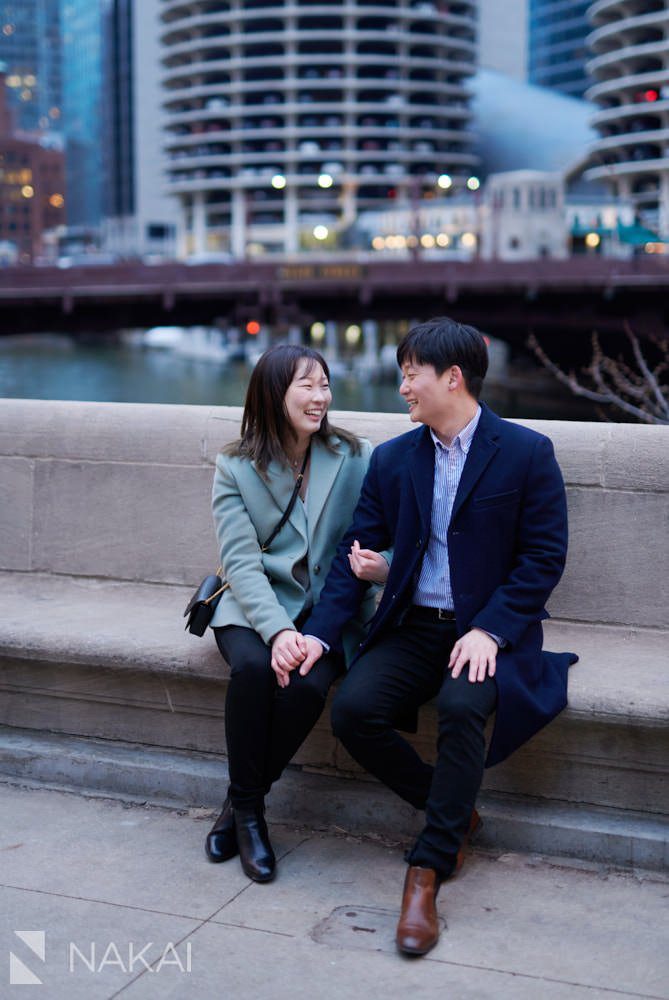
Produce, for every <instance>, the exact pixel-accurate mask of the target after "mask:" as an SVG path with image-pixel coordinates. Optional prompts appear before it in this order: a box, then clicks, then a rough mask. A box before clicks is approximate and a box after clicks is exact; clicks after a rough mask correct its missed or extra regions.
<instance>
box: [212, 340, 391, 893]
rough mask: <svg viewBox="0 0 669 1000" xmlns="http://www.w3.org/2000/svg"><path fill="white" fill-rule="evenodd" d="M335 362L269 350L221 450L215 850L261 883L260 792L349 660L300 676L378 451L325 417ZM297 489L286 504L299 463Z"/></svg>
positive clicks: (364, 567)
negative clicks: (220, 754)
mask: <svg viewBox="0 0 669 1000" xmlns="http://www.w3.org/2000/svg"><path fill="white" fill-rule="evenodd" d="M331 400H332V394H331V392H330V386H329V373H328V367H327V364H326V363H325V361H324V359H323V358H322V357H321V355H320V354H318V352H316V351H314V350H312V349H311V348H308V347H297V346H291V345H281V346H278V347H272V348H270V349H269V350H268V351H266V352H265V353H264V354H263V355H262V357H261V358H260V360H259V361H258V363H257V365H256V367H255V369H254V371H253V373H252V375H251V379H250V382H249V387H248V391H247V395H246V402H245V405H244V414H243V417H242V426H241V438H240V439H239V440H238V441H237V442H235V443H234V444H233V445H230V446H228V447H227V448H226V449H225V450H224V452H223V453H222V454H220V455H219V456H218V459H217V462H216V475H215V478H214V488H213V513H214V522H215V526H216V533H217V536H218V541H219V546H220V551H221V565H222V567H223V573H224V575H225V579H226V581H227V582H228V583H229V585H230V587H229V589H228V590H226V591H225V592H224V593H223V595H222V597H221V600H220V602H219V605H218V607H217V609H216V612H215V614H214V616H213V618H212V621H211V625H212V628H213V629H214V634H215V636H216V642H217V644H218V648H219V650H220V651H221V654H222V655H223V657H224V659H225V660H226V661H227V663H228V664H229V666H230V682H229V685H228V693H227V698H226V704H225V729H226V741H227V749H228V761H229V769H230V787H229V790H228V796H227V798H226V800H225V802H224V804H223V811H222V812H221V815H220V816H219V817H218V819H217V820H216V823H215V824H214V826H213V828H212V829H211V831H210V832H209V834H208V836H207V841H206V845H205V849H206V853H207V857H208V858H209V859H210V860H211V861H216V862H218V861H226V860H227V859H228V858H231V857H234V856H235V855H236V854H237V853H239V855H240V860H241V864H242V868H243V869H244V871H245V873H246V874H247V875H248V876H249V878H251V879H253V880H254V881H256V882H267V881H269V880H270V879H271V878H272V876H273V875H274V870H275V857H274V851H273V850H272V845H271V843H270V840H269V836H268V832H267V826H266V823H265V819H264V798H265V795H266V794H267V792H268V791H269V789H270V786H271V785H272V783H273V782H274V781H276V780H277V779H278V778H279V776H280V775H281V773H282V771H283V769H284V767H285V766H286V764H287V763H288V762H289V760H290V759H291V758H292V757H293V755H294V754H295V752H296V751H297V749H298V748H299V746H300V745H301V744H302V742H303V740H304V739H305V737H306V736H307V734H308V733H309V732H310V730H311V729H312V727H313V726H314V724H315V723H316V721H317V720H318V718H319V716H320V714H321V712H322V710H323V706H324V704H325V699H326V696H327V693H328V689H329V687H330V685H331V684H332V682H333V680H334V679H335V678H336V677H337V676H338V675H339V674H340V673H341V672H342V671H343V670H344V657H343V655H342V654H341V653H339V652H337V651H334V650H333V651H331V652H329V653H327V654H326V655H324V656H323V657H321V659H320V660H318V662H317V663H316V664H315V666H314V667H313V669H312V670H311V671H310V672H309V673H308V674H307V675H306V676H301V675H300V672H299V670H298V669H296V668H297V667H299V664H300V663H301V661H302V659H303V651H304V640H303V638H302V636H301V635H300V633H299V628H300V626H301V623H302V622H303V621H304V620H305V619H306V617H307V615H308V613H309V609H310V608H311V606H312V605H313V604H314V603H315V602H316V601H317V600H318V595H319V593H320V590H321V587H322V585H323V582H324V580H325V577H326V576H327V572H328V569H329V566H330V563H331V561H332V558H333V556H334V553H335V549H336V546H337V543H338V541H339V540H340V538H341V537H342V535H343V534H344V532H345V530H346V529H347V528H348V526H349V524H350V522H351V516H352V514H353V509H354V507H355V504H356V502H357V499H358V495H359V493H360V487H361V485H362V480H363V478H364V475H365V471H366V469H367V463H368V461H369V456H370V452H371V445H370V444H369V442H368V441H364V440H359V439H358V438H356V437H354V436H353V435H352V434H349V433H348V432H347V431H344V430H341V429H339V428H334V427H331V426H330V424H329V423H328V418H327V411H328V407H329V405H330V402H331ZM302 468H304V476H303V479H302V482H301V488H300V490H299V495H298V497H297V499H296V501H295V503H294V506H293V508H292V511H291V513H290V516H289V518H288V520H287V521H286V523H285V524H284V525H283V527H282V528H281V530H280V531H279V532H278V534H277V535H276V536H275V538H274V539H273V541H272V542H271V544H270V545H269V547H268V549H267V551H264V550H263V544H264V543H265V541H266V540H267V539H268V538H269V537H270V536H271V535H272V533H273V532H274V529H275V528H276V527H277V524H278V523H279V521H280V520H281V517H282V514H283V513H284V511H285V510H286V509H287V508H288V506H289V503H290V500H291V496H292V494H293V491H294V488H295V484H296V481H297V478H298V476H299V474H300V470H302ZM355 558H356V567H357V570H358V571H359V572H361V573H364V574H365V579H368V580H372V579H374V580H376V581H377V582H383V580H384V579H385V576H386V575H387V570H388V564H387V562H386V560H385V559H384V558H383V556H381V555H379V554H378V553H371V552H369V553H368V552H365V554H364V557H363V558H362V560H361V557H360V556H359V555H357V554H356V557H355ZM373 603H374V594H373V590H370V592H369V593H368V595H367V598H366V600H365V603H364V604H363V606H362V608H361V612H360V620H359V622H355V623H352V624H351V626H350V627H349V630H348V635H347V636H346V637H345V641H344V648H345V649H348V650H350V651H351V652H352V651H353V649H354V648H355V647H356V646H357V644H358V643H359V642H360V639H361V637H362V625H361V624H360V622H364V621H367V620H369V618H371V616H372V614H373Z"/></svg>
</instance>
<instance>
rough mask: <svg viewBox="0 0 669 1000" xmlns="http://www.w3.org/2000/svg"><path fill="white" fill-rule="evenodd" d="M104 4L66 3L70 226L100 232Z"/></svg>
mask: <svg viewBox="0 0 669 1000" xmlns="http://www.w3.org/2000/svg"><path fill="white" fill-rule="evenodd" d="M103 6H104V0H64V2H63V7H62V24H63V130H64V133H65V137H66V179H67V204H68V222H69V224H70V225H72V226H76V227H78V228H81V229H84V228H87V229H95V227H97V226H99V225H100V222H101V219H102V216H103V210H104V208H103V205H104V161H103V153H104V149H105V147H106V145H107V142H108V139H107V137H106V136H105V134H104V116H103V111H102V109H103V74H104V53H103Z"/></svg>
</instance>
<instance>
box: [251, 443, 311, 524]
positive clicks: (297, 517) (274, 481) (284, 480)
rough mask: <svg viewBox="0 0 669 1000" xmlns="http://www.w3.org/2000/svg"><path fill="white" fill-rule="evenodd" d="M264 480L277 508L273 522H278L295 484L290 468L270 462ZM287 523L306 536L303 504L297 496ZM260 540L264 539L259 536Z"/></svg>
mask: <svg viewBox="0 0 669 1000" xmlns="http://www.w3.org/2000/svg"><path fill="white" fill-rule="evenodd" d="M264 482H265V485H266V486H267V489H268V490H269V492H270V493H271V494H272V498H273V500H274V501H275V503H276V505H277V508H278V510H277V515H276V522H275V524H278V523H279V520H280V518H281V516H282V515H283V512H284V511H285V510H286V508H287V507H288V504H289V503H290V498H291V496H292V493H293V488H294V486H295V480H294V479H293V475H292V473H291V471H290V469H288V468H287V467H286V466H283V465H280V464H279V462H276V461H273V462H270V464H269V466H268V468H267V479H266V480H264ZM288 523H289V524H292V526H293V527H294V528H295V530H296V531H298V532H299V533H300V534H301V535H302V536H303V538H306V537H307V523H306V518H305V514H304V504H303V503H302V501H301V500H300V498H299V497H298V498H297V500H296V501H295V504H294V506H293V509H292V511H291V512H290V517H289V518H288ZM260 541H261V542H264V541H266V539H264V538H261V539H260Z"/></svg>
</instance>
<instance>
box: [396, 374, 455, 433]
mask: <svg viewBox="0 0 669 1000" xmlns="http://www.w3.org/2000/svg"><path fill="white" fill-rule="evenodd" d="M451 374H452V369H451V368H447V369H446V371H445V372H443V373H442V374H441V375H437V373H436V371H435V370H434V368H433V367H432V365H419V364H418V363H417V362H415V361H405V363H404V364H403V365H402V382H401V385H400V389H399V392H400V396H402V398H403V399H404V400H406V402H407V404H408V406H409V416H410V417H411V420H412V421H413V422H414V423H421V424H428V425H429V426H430V427H436V426H438V425H439V424H440V423H442V422H443V420H444V419H445V418H447V417H448V415H449V412H450V409H451V399H450V394H449V391H448V385H449V382H450V381H451Z"/></svg>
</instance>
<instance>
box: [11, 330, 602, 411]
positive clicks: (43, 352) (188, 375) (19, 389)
mask: <svg viewBox="0 0 669 1000" xmlns="http://www.w3.org/2000/svg"><path fill="white" fill-rule="evenodd" d="M250 370H251V369H250V366H249V365H248V364H246V363H244V362H242V361H229V360H227V361H216V360H212V359H201V358H190V357H184V356H181V355H179V354H178V353H176V352H175V351H173V350H169V349H164V348H163V349H160V348H148V347H146V346H139V345H137V344H135V345H133V344H129V343H124V342H106V343H102V344H100V343H87V342H82V341H81V340H76V339H74V338H69V337H62V336H51V335H25V336H21V337H5V338H0V397H6V398H12V397H14V398H25V399H66V400H74V399H78V400H91V401H97V402H123V403H182V404H193V405H202V406H218V405H230V406H240V405H242V404H243V402H244V395H245V392H246V386H247V383H248V378H249V374H250ZM332 393H333V407H334V408H335V409H338V410H370V411H380V412H387V413H405V412H406V406H405V404H404V402H403V401H402V400H401V398H400V397H399V395H398V393H397V383H396V382H394V379H393V376H392V375H391V376H390V377H389V378H387V379H386V380H385V381H378V380H374V379H372V378H370V377H369V374H368V373H367V374H365V373H364V372H360V371H358V372H356V370H355V369H353V370H352V371H350V372H340V373H338V374H334V373H333V378H332ZM484 398H485V399H486V400H487V401H488V402H489V403H490V405H491V406H493V407H494V409H495V410H496V411H497V412H498V413H500V414H501V415H502V416H508V417H518V416H519V417H526V418H545V419H551V418H558V417H559V418H562V419H588V418H591V414H590V413H589V411H587V410H584V409H583V408H582V407H580V406H578V405H576V404H575V401H573V400H572V399H571V397H568V396H566V394H564V393H562V392H560V391H555V387H553V386H552V385H551V383H550V379H548V377H547V376H545V375H543V374H542V373H540V372H539V373H536V375H534V376H531V375H530V376H524V377H523V378H520V379H518V378H515V379H512V378H508V379H505V378H503V377H502V378H500V377H497V378H495V377H493V378H492V379H490V380H489V382H488V383H486V390H485V393H484Z"/></svg>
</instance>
